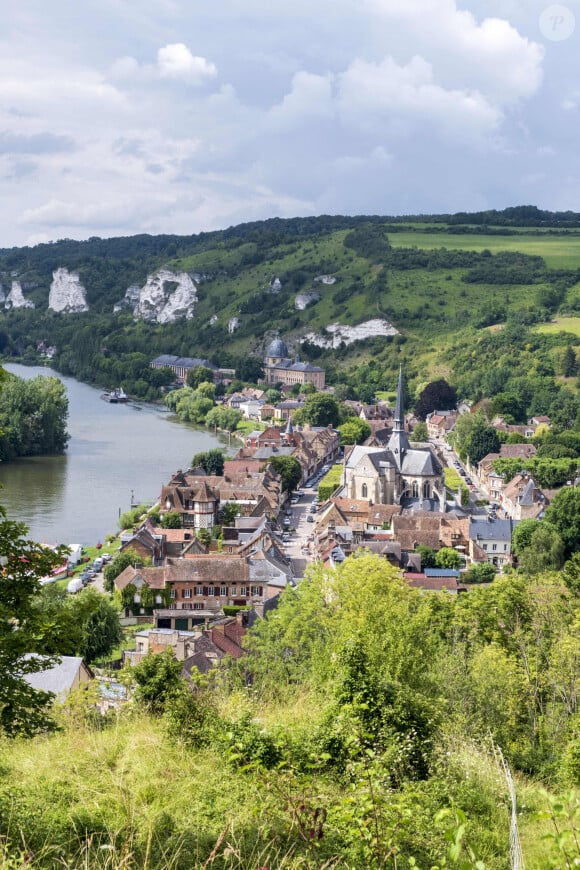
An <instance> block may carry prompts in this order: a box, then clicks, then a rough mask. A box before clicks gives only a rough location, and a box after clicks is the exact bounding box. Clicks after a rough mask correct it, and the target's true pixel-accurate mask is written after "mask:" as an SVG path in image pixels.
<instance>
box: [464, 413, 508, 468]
mask: <svg viewBox="0 0 580 870" xmlns="http://www.w3.org/2000/svg"><path fill="white" fill-rule="evenodd" d="M500 447H501V444H500V441H499V438H498V434H497V432H496V431H495V429H494V428H493V427H492V426H486V425H485V424H484V423H483V422H479V423H478V424H477V425H476V426H475V427H474V429H473V431H472V432H471V435H470V438H469V441H468V442H467V445H466V452H467V455H468V456H469V460H470V462H472V463H478V462H480V460H482V459H483V457H484V456H487V454H488V453H499V449H500Z"/></svg>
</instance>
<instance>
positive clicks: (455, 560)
mask: <svg viewBox="0 0 580 870" xmlns="http://www.w3.org/2000/svg"><path fill="white" fill-rule="evenodd" d="M462 562H463V559H462V558H461V556H460V555H459V553H458V552H457V550H454V549H453V547H441V549H440V550H438V551H437V553H436V554H435V566H436V567H437V568H460V567H461V564H462Z"/></svg>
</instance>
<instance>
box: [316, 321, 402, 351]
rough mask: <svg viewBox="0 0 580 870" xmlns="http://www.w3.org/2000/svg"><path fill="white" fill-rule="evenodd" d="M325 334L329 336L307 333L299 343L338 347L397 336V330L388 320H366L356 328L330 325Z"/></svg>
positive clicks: (337, 324) (335, 324)
mask: <svg viewBox="0 0 580 870" xmlns="http://www.w3.org/2000/svg"><path fill="white" fill-rule="evenodd" d="M326 332H327V333H330V336H328V337H327V336H323V335H317V334H316V333H314V332H309V333H308V334H307V335H305V336H304V338H302V339H301V341H308V342H309V343H310V344H316V345H317V346H318V347H339V346H340V345H341V344H352V343H353V341H361V340H362V339H365V338H375V337H376V336H385V337H388V336H391V335H399V330H398V329H395V327H394V326H393V324H392V323H389V321H388V320H367V321H366V322H365V323H359V324H358V326H342V325H341V324H340V323H331V324H330V326H327V327H326Z"/></svg>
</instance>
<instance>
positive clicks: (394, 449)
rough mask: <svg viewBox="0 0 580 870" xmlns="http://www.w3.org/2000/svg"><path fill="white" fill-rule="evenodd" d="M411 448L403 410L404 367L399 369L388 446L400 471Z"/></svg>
mask: <svg viewBox="0 0 580 870" xmlns="http://www.w3.org/2000/svg"><path fill="white" fill-rule="evenodd" d="M409 447H410V445H409V439H408V438H407V433H406V432H405V413H404V410H403V367H402V366H401V367H400V369H399V383H398V385H397V404H396V405H395V419H394V426H393V432H392V434H391V437H390V438H389V444H388V449H389V450H390V451H391V453H392V454H393V457H394V460H395V464H396V466H397V468H398V469H399V471H400V470H401V468H402V466H403V458H404V456H405V453H406V452H407V450H408V449H409Z"/></svg>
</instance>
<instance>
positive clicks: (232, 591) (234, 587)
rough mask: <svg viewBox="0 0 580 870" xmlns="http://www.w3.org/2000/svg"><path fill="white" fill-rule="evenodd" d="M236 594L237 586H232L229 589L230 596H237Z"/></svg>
mask: <svg viewBox="0 0 580 870" xmlns="http://www.w3.org/2000/svg"><path fill="white" fill-rule="evenodd" d="M237 594H238V589H237V586H232V588H231V589H230V595H237Z"/></svg>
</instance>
